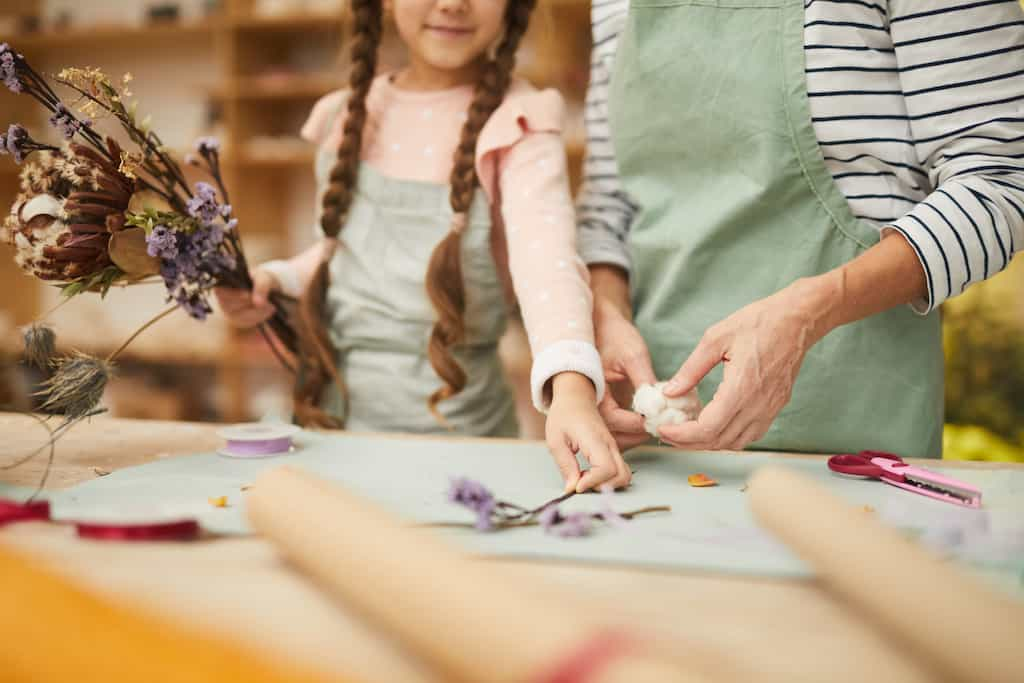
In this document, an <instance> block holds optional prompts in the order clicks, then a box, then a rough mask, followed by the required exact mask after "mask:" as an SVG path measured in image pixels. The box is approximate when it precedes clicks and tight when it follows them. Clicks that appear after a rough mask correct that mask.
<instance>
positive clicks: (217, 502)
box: [208, 496, 228, 508]
mask: <svg viewBox="0 0 1024 683" xmlns="http://www.w3.org/2000/svg"><path fill="white" fill-rule="evenodd" d="M208 500H209V501H210V505H212V506H213V507H215V508H226V507H227V506H228V497H227V496H217V497H216V498H209V499H208Z"/></svg>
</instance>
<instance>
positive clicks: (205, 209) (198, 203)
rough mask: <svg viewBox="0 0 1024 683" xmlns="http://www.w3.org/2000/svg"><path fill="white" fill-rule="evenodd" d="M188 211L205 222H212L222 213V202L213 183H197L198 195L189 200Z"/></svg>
mask: <svg viewBox="0 0 1024 683" xmlns="http://www.w3.org/2000/svg"><path fill="white" fill-rule="evenodd" d="M188 213H189V215H191V216H192V217H193V218H198V219H199V220H201V221H203V222H204V223H212V222H213V221H214V220H215V219H216V218H217V217H218V216H219V215H220V203H218V202H217V191H216V190H215V189H213V185H210V184H209V183H203V182H199V183H196V196H194V197H192V199H190V200H188Z"/></svg>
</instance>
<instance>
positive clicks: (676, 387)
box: [663, 380, 683, 393]
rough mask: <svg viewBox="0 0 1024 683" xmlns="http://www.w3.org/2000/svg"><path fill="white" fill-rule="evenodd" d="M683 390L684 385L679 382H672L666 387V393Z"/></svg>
mask: <svg viewBox="0 0 1024 683" xmlns="http://www.w3.org/2000/svg"><path fill="white" fill-rule="evenodd" d="M682 388H683V385H682V384H681V383H680V382H677V381H676V380H672V381H671V382H669V383H668V384H666V385H665V391H666V392H668V391H679V390H680V389H682ZM663 393H664V392H663Z"/></svg>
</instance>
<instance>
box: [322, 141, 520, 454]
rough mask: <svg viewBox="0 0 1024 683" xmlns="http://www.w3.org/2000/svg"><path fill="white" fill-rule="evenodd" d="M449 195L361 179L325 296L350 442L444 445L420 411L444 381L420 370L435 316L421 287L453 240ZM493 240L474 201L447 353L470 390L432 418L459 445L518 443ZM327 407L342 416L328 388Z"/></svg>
mask: <svg viewBox="0 0 1024 683" xmlns="http://www.w3.org/2000/svg"><path fill="white" fill-rule="evenodd" d="M335 156H336V155H335V152H333V151H332V150H328V149H326V148H322V149H321V150H320V153H319V155H318V158H317V179H318V185H319V187H320V191H321V192H323V190H324V189H325V188H326V186H327V182H328V176H329V174H330V170H331V168H332V167H333V165H334V163H335ZM448 194H449V188H448V186H447V185H443V184H439V183H426V182H416V181H410V180H398V179H395V178H389V177H386V176H384V175H381V174H380V173H379V172H377V171H376V170H375V169H373V168H372V167H371V166H369V165H368V164H362V165H361V166H360V168H359V180H358V184H357V187H356V194H355V197H354V198H353V200H352V205H351V207H349V212H348V219H347V220H346V222H345V227H344V228H343V229H342V231H341V235H340V237H341V245H340V248H339V249H338V250H337V251H336V252H335V254H334V258H333V259H332V260H331V264H330V273H331V285H330V288H329V289H328V292H327V317H328V324H329V331H330V335H331V340H332V341H333V342H334V345H335V348H337V349H338V355H339V357H338V365H339V368H340V369H341V371H342V373H343V374H344V377H345V381H346V384H347V386H348V393H349V400H350V403H349V406H348V421H347V422H346V425H345V427H346V429H348V430H351V431H374V432H381V431H388V432H390V431H397V432H413V433H419V434H429V433H434V434H448V433H449V432H448V431H447V430H446V429H445V428H444V427H443V426H442V425H441V424H439V423H438V421H437V420H436V419H434V416H433V415H431V413H430V411H429V410H428V409H427V398H428V397H429V396H430V395H431V394H432V393H433V392H434V391H436V390H437V389H438V388H440V387H441V379H440V378H439V377H438V376H437V373H435V372H434V369H433V367H432V366H431V365H430V361H429V359H428V358H427V342H428V340H429V338H430V331H431V329H432V328H433V325H434V321H435V319H436V317H437V316H436V313H435V312H434V308H433V306H432V305H431V303H430V301H429V299H428V298H427V293H426V289H425V286H424V282H425V281H426V275H427V266H428V265H429V262H430V255H431V253H433V250H434V247H435V246H436V245H437V244H438V243H439V242H440V241H441V240H442V239H444V237H445V236H446V235H447V234H448V231H449V230H451V222H452V210H451V207H450V206H449V204H448ZM491 233H492V231H491V212H490V207H489V204H488V202H487V198H486V197H485V196H484V193H483V192H482V191H478V192H477V193H476V197H475V199H474V202H473V206H472V207H471V209H470V211H469V223H468V225H467V226H466V229H465V231H464V232H463V234H462V272H463V276H464V277H465V279H466V313H465V322H466V341H465V343H464V344H462V345H460V346H459V347H458V348H457V349H455V352H454V353H455V358H456V360H457V361H458V362H459V364H460V365H461V366H462V368H463V369H464V370H465V371H466V376H467V381H466V386H465V388H463V390H462V391H461V392H459V393H458V394H456V395H455V396H453V397H452V398H450V399H448V400H446V401H442V402H441V403H440V404H438V409H439V410H440V411H441V413H442V414H443V415H444V417H445V419H446V420H448V423H449V424H450V425H452V427H453V428H454V430H455V434H458V435H462V436H503V437H514V436H516V434H517V433H518V423H517V420H516V412H515V402H514V398H513V394H512V389H511V387H510V386H509V385H508V383H507V381H506V380H505V374H504V370H503V368H502V365H501V360H500V358H499V357H498V340H499V339H500V338H501V336H502V334H503V333H504V331H505V320H506V316H507V308H506V306H505V295H504V291H503V288H502V282H501V277H500V275H499V272H498V268H497V267H496V265H495V261H494V256H493V253H492V249H491ZM323 407H324V408H325V409H326V410H327V411H329V412H331V413H333V414H336V415H341V414H343V410H344V407H345V406H344V403H343V399H342V397H341V395H340V393H339V392H338V391H337V388H336V387H335V386H334V384H333V383H332V384H331V385H329V389H328V392H327V395H326V396H325V399H324V401H323Z"/></svg>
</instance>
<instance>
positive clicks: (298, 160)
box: [225, 149, 316, 169]
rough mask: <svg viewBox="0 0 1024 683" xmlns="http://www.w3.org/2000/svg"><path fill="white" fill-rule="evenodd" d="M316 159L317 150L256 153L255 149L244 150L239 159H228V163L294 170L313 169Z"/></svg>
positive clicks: (250, 166)
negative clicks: (300, 168) (295, 168)
mask: <svg viewBox="0 0 1024 683" xmlns="http://www.w3.org/2000/svg"><path fill="white" fill-rule="evenodd" d="M315 159H316V150H313V149H308V150H294V151H292V150H288V151H284V150H282V151H280V152H278V151H274V150H267V151H265V152H263V151H256V150H253V149H246V150H243V151H242V152H241V153H240V154H239V155H238V156H237V157H228V158H227V159H226V160H225V161H226V163H231V164H236V165H239V166H247V167H249V168H285V169H293V168H294V167H296V166H299V167H303V168H311V167H312V166H313V161H314V160H315Z"/></svg>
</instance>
